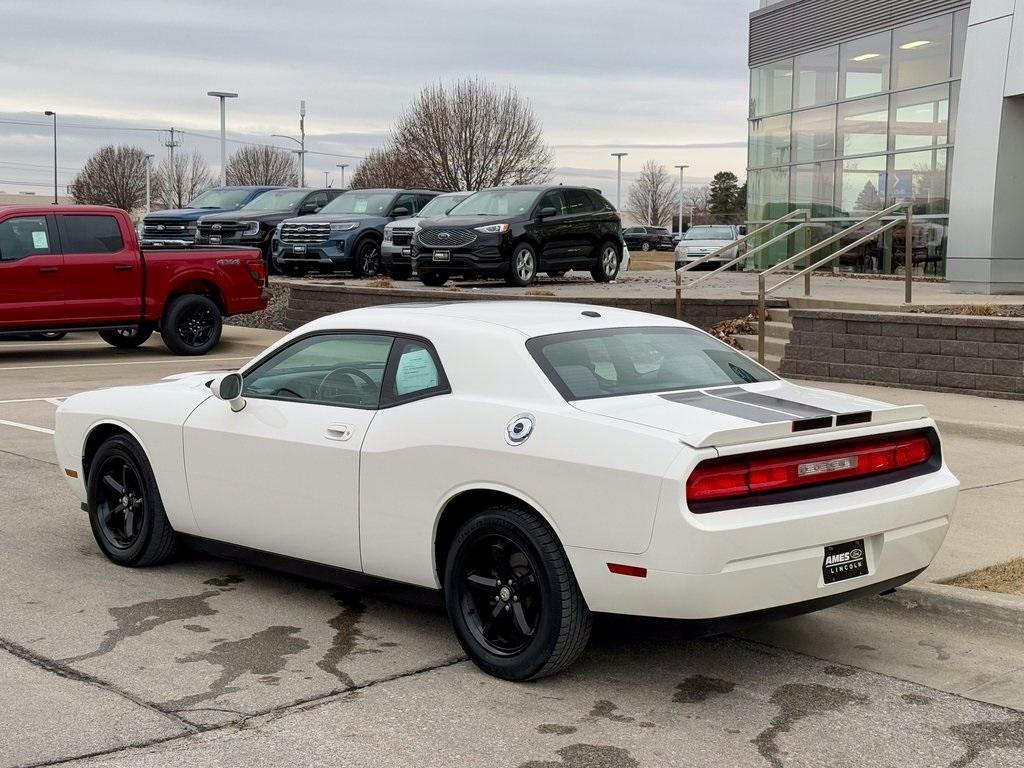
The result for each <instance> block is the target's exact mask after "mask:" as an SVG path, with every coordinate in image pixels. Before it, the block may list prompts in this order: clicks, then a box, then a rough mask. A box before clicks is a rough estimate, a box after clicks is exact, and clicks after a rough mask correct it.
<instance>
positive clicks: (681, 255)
mask: <svg viewBox="0 0 1024 768" xmlns="http://www.w3.org/2000/svg"><path fill="white" fill-rule="evenodd" d="M739 237H740V234H739V229H738V228H737V227H735V226H732V225H731V224H700V225H697V226H694V227H690V228H689V229H688V230H686V234H684V235H683V239H682V240H680V241H679V244H678V245H677V246H676V259H675V261H676V269H679V268H680V267H682V266H685V265H686V264H689V263H690V262H691V261H696V260H697V259H699V258H700V257H702V256H707V255H708V254H709V253H714V252H715V251H717V250H718V249H719V248H722V247H723V246H726V245H729V244H730V243H732V242H734V241H735V240H737V239H739ZM737 255H738V254H737V252H736V249H735V248H729V249H728V250H725V251H722V252H721V253H720V254H719V255H718V256H716V257H715V258H713V259H709V260H708V261H707V262H705V263H709V264H716V265H717V264H721V263H725V262H727V261H731V260H732V259H734V258H736V256H737Z"/></svg>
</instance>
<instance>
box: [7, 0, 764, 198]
mask: <svg viewBox="0 0 1024 768" xmlns="http://www.w3.org/2000/svg"><path fill="white" fill-rule="evenodd" d="M755 5H756V4H755V3H754V2H753V0H632V1H631V2H608V1H606V0H586V1H583V0H560V1H559V2H551V0H544V1H543V2H538V1H535V0H501V1H499V0H430V1H429V2H415V3H414V2H404V1H399V0H372V1H369V2H356V1H355V0H335V1H334V2H326V1H323V2H322V1H321V0H306V2H280V0H278V1H277V2H272V3H265V2H259V1H258V0H247V1H245V2H236V1H235V0H217V1H216V2H211V1H210V0H203V1H201V2H200V1H197V0H177V1H176V2H162V1H161V2H157V1H156V0H132V2H123V1H122V0H105V1H104V2H92V0H77V1H73V0H0V9H2V10H0V16H2V18H3V29H2V31H0V43H2V44H0V84H2V87H0V190H3V191H7V192H16V191H24V190H37V191H39V192H40V193H41V194H44V193H45V185H46V184H48V183H52V138H51V134H50V130H51V129H50V123H49V118H46V117H43V115H42V112H43V111H44V110H46V109H52V110H55V111H56V112H57V113H58V133H59V141H58V149H59V156H58V170H59V174H58V178H59V182H60V184H61V185H64V184H66V183H69V182H70V181H71V180H72V178H73V177H74V174H75V172H76V171H77V170H78V169H79V168H80V167H81V165H82V163H83V162H84V161H85V159H86V158H87V157H88V156H89V154H90V153H91V152H92V151H93V150H95V149H96V148H98V147H99V146H102V145H103V144H109V143H130V144H135V145H138V146H141V147H143V148H145V149H146V151H148V152H152V153H154V154H155V155H156V156H157V158H160V157H163V156H164V155H165V153H166V151H167V150H166V149H165V148H164V147H163V146H162V144H161V142H163V141H165V140H166V137H167V134H166V128H168V127H170V126H174V127H175V128H178V129H184V130H185V131H187V132H188V133H186V134H185V135H184V136H182V137H181V139H182V141H183V142H184V145H183V146H184V148H185V149H193V148H194V149H198V150H199V151H201V152H202V153H203V154H204V155H205V156H206V157H207V158H208V159H209V160H210V161H211V164H212V165H214V166H216V165H217V164H218V162H219V160H218V158H219V144H218V141H217V138H216V136H217V134H218V131H219V114H218V111H217V103H216V100H215V99H213V98H211V97H209V96H206V95H205V94H206V92H207V91H209V90H225V91H235V92H237V93H239V98H238V99H233V100H231V101H229V102H228V137H229V139H235V140H237V141H255V142H267V143H277V144H279V145H281V146H287V145H288V142H287V141H283V140H280V139H271V138H270V136H271V134H274V133H284V134H292V135H297V134H298V104H299V99H305V100H306V105H307V114H306V146H307V149H309V150H311V151H313V152H321V153H325V154H320V155H316V154H311V155H309V156H308V157H307V164H306V169H307V172H306V182H307V184H310V185H311V184H318V183H322V182H323V180H324V176H323V172H324V171H325V170H326V171H328V172H329V173H331V175H332V176H331V177H332V180H333V181H334V183H335V184H337V183H338V181H339V179H338V169H337V168H335V165H336V164H337V163H348V164H349V166H350V168H349V170H348V171H347V173H349V174H350V173H351V171H352V167H353V166H355V165H356V164H358V162H359V158H360V157H361V156H363V155H364V154H365V153H366V152H367V151H368V150H369V149H371V148H373V147H374V146H377V145H379V144H381V143H382V142H383V141H384V139H385V137H386V136H387V133H388V130H389V128H390V126H391V124H392V121H393V120H394V118H395V116H396V115H397V114H398V113H399V112H400V111H401V110H402V108H403V107H404V106H405V105H406V104H408V102H409V101H410V100H411V99H412V97H413V96H414V95H415V94H416V93H417V92H418V91H419V89H420V88H421V87H422V86H423V85H424V84H426V83H430V82H436V81H438V80H442V81H450V80H453V79H458V78H465V77H470V76H479V77H481V78H484V79H487V80H490V81H492V82H494V83H495V84H498V85H500V86H505V85H512V86H514V87H515V88H516V89H518V91H519V92H520V94H521V95H523V96H525V97H526V98H528V99H529V100H530V101H531V102H532V104H533V107H534V110H535V111H536V113H537V116H538V117H539V119H540V120H541V122H542V124H543V126H544V132H545V137H546V139H547V141H548V143H549V144H550V145H551V147H552V149H553V151H554V155H555V165H556V166H557V170H556V172H555V181H565V182H567V183H568V182H574V183H587V184H592V185H594V186H597V187H600V188H602V189H603V190H604V191H605V192H606V194H608V195H609V197H611V196H613V195H614V187H615V161H614V158H612V157H610V156H609V153H610V152H613V151H624V152H629V157H627V158H624V162H623V171H624V173H623V178H624V187H625V186H626V184H627V182H628V180H629V178H630V174H631V172H632V171H635V170H636V169H638V168H639V166H640V164H641V163H642V162H643V161H645V160H647V159H654V160H657V161H658V162H661V163H664V164H665V165H666V166H668V167H670V168H671V166H673V165H675V164H678V163H686V164H688V165H689V166H690V169H689V170H688V171H687V176H688V177H691V178H692V179H693V180H700V179H703V180H707V179H709V178H710V177H711V175H712V174H713V173H714V172H715V171H718V170H723V169H725V170H732V171H734V172H735V173H736V174H737V175H739V176H740V177H741V178H743V176H744V175H745V173H744V170H743V169H744V166H745V161H746V122H745V117H746V105H747V67H746V39H747V19H748V14H749V12H750V11H751V10H752V9H753V8H754V7H755ZM24 123H29V124H24ZM143 129H164V130H163V131H160V132H158V131H156V130H143ZM196 134H202V135H196ZM207 137H209V138H207ZM238 146H239V145H238V144H229V146H228V150H229V152H230V151H231V149H232V148H237V147H238ZM214 170H215V171H216V170H217V168H216V167H215V168H214ZM673 172H674V171H673ZM623 195H625V189H624V191H623Z"/></svg>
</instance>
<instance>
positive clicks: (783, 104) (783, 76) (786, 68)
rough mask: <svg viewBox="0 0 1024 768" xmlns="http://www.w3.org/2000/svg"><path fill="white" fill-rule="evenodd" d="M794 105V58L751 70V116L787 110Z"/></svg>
mask: <svg viewBox="0 0 1024 768" xmlns="http://www.w3.org/2000/svg"><path fill="white" fill-rule="evenodd" d="M792 106H793V60H792V59H787V60H786V61H776V62H775V63H773V64H766V65H765V66H763V67H756V68H755V69H752V70H750V116H751V117H761V115H770V114H772V113H774V112H786V111H787V110H789V109H791V108H792Z"/></svg>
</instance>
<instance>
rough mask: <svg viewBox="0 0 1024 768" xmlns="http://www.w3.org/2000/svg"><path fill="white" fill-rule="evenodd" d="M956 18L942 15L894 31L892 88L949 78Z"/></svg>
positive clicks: (897, 88) (910, 86) (897, 89)
mask: <svg viewBox="0 0 1024 768" xmlns="http://www.w3.org/2000/svg"><path fill="white" fill-rule="evenodd" d="M952 50H953V17H952V15H948V16H939V17H938V18H934V19H928V20H927V21H922V22H919V23H917V24H910V25H909V26H906V27H900V28H898V29H896V30H894V31H893V36H892V88H893V90H894V91H902V90H903V89H905V88H916V87H917V86H919V85H931V84H932V83H940V82H942V81H944V80H948V79H949V73H950V71H951V70H950V57H951V55H952Z"/></svg>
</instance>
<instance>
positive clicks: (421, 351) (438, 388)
mask: <svg viewBox="0 0 1024 768" xmlns="http://www.w3.org/2000/svg"><path fill="white" fill-rule="evenodd" d="M391 360H392V362H391V369H390V370H389V371H388V379H387V381H386V383H385V387H384V389H385V391H384V402H385V403H391V404H393V403H401V402H404V401H407V400H418V399H420V398H423V397H427V396H429V395H437V394H442V393H446V392H450V391H451V390H450V388H449V387H448V379H447V378H445V375H444V370H443V369H442V368H441V362H440V361H439V360H438V359H437V355H436V353H435V352H434V350H433V349H432V348H430V347H429V346H428V345H427V344H424V343H423V342H421V341H416V340H415V339H398V340H396V341H395V349H394V353H393V354H392V357H391Z"/></svg>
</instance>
